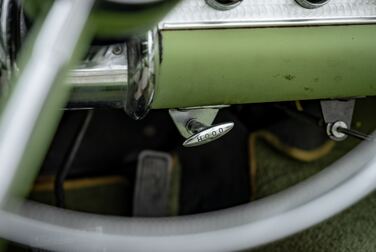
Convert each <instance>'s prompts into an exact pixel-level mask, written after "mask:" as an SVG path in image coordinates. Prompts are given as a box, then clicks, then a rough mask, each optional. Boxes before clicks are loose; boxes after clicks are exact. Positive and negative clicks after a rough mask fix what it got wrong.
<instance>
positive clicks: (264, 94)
mask: <svg viewBox="0 0 376 252" xmlns="http://www.w3.org/2000/svg"><path fill="white" fill-rule="evenodd" d="M162 40H163V43H162V46H163V61H162V65H161V75H160V79H159V83H158V89H157V93H156V97H155V101H154V103H153V107H154V108H174V107H190V106H200V105H214V104H242V103H256V102H272V101H287V100H304V99H319V98H320V99H321V98H335V97H352V96H365V95H376V25H358V26H322V27H288V28H287V27H286V28H253V29H224V30H187V31H164V32H162Z"/></svg>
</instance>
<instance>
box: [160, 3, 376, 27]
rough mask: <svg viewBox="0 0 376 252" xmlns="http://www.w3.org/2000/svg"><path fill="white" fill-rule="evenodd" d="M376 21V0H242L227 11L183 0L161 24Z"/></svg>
mask: <svg viewBox="0 0 376 252" xmlns="http://www.w3.org/2000/svg"><path fill="white" fill-rule="evenodd" d="M374 23H376V0H331V1H330V2H329V3H328V4H326V5H324V6H322V7H320V8H317V9H305V8H303V7H301V6H300V5H299V4H298V3H296V2H295V1H294V0H269V1H267V0H252V1H243V2H242V4H240V5H239V6H238V7H236V8H234V9H232V10H228V11H225V12H224V11H218V10H214V9H212V8H210V7H209V6H208V5H207V4H206V3H205V1H201V0H184V1H182V3H181V4H180V5H178V6H177V7H176V8H175V9H174V10H173V11H172V12H171V13H170V14H169V16H167V17H166V18H165V19H164V20H163V21H162V22H161V23H160V24H159V28H160V29H161V30H180V29H182V30H186V29H221V28H246V27H274V26H275V27H279V26H311V25H343V24H374Z"/></svg>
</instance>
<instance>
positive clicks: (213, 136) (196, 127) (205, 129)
mask: <svg viewBox="0 0 376 252" xmlns="http://www.w3.org/2000/svg"><path fill="white" fill-rule="evenodd" d="M233 127H234V123H233V122H228V123H221V124H217V125H212V126H206V125H204V124H202V123H200V122H198V121H196V120H191V121H190V122H188V125H187V128H188V130H189V131H191V132H192V133H194V135H192V136H191V137H190V138H188V139H187V140H186V141H185V142H184V143H183V146H184V147H196V146H200V145H204V144H208V143H210V142H213V141H215V140H217V139H219V138H221V137H223V136H224V135H226V134H227V133H229V132H230V131H231V130H232V128H233Z"/></svg>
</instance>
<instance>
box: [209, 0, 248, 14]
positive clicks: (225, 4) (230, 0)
mask: <svg viewBox="0 0 376 252" xmlns="http://www.w3.org/2000/svg"><path fill="white" fill-rule="evenodd" d="M242 1H243V0H206V3H207V5H209V6H210V7H212V8H214V9H216V10H221V11H225V10H231V9H233V8H235V7H236V6H238V5H239V4H241V2H242Z"/></svg>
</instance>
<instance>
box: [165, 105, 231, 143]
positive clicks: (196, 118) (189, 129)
mask: <svg viewBox="0 0 376 252" xmlns="http://www.w3.org/2000/svg"><path fill="white" fill-rule="evenodd" d="M223 107H226V106H210V107H195V108H184V109H170V110H169V112H170V115H171V117H172V120H173V121H174V123H175V125H176V127H177V128H178V130H179V132H180V134H181V135H182V136H183V137H185V138H186V139H187V140H186V141H184V143H183V146H184V147H195V146H200V145H204V144H207V143H210V142H212V141H215V140H217V139H219V138H221V137H223V136H224V135H226V134H227V133H228V132H230V131H231V129H232V128H233V127H234V123H233V122H225V123H220V124H215V125H212V123H213V121H214V119H215V117H216V116H217V113H218V111H219V109H220V108H223Z"/></svg>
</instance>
